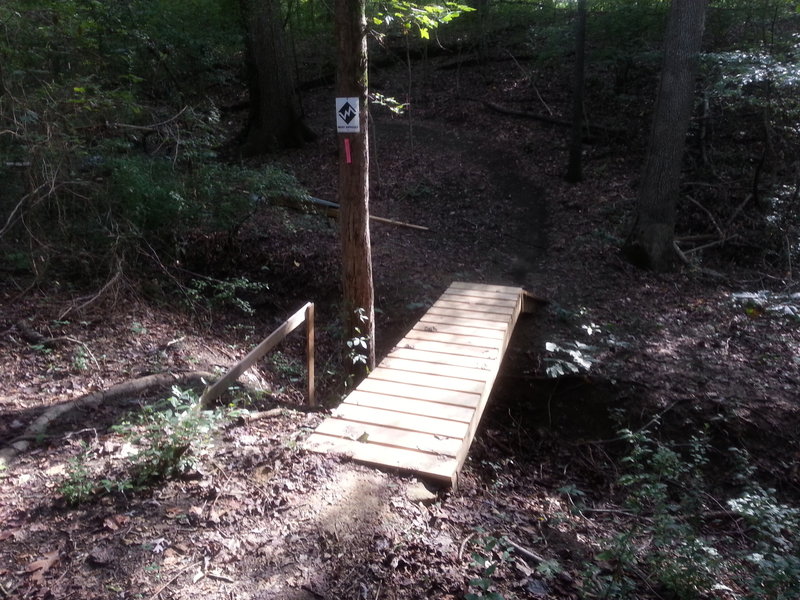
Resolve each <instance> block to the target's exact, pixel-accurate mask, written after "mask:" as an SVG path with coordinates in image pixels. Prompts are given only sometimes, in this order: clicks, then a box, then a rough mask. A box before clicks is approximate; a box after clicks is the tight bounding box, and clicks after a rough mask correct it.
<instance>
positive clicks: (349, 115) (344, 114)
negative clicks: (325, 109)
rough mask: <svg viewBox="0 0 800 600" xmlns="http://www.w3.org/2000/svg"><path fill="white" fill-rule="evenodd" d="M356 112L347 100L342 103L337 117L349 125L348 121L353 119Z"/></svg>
mask: <svg viewBox="0 0 800 600" xmlns="http://www.w3.org/2000/svg"><path fill="white" fill-rule="evenodd" d="M357 114H358V113H357V112H356V109H355V108H353V106H352V104H350V103H349V102H345V103H344V104H342V106H341V108H340V109H339V118H340V119H341V120H342V121H344V122H345V124H346V125H349V124H350V121H352V120H353V119H355V118H356V115H357Z"/></svg>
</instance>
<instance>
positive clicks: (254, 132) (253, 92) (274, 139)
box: [240, 0, 315, 156]
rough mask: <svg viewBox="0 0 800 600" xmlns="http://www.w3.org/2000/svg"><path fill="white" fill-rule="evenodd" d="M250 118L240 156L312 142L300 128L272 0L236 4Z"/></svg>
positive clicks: (280, 19) (309, 134) (279, 14)
mask: <svg viewBox="0 0 800 600" xmlns="http://www.w3.org/2000/svg"><path fill="white" fill-rule="evenodd" d="M240 2H241V8H242V18H243V20H244V29H245V63H246V67H247V87H248V90H249V92H250V115H249V118H248V122H247V129H246V130H245V134H244V143H243V145H242V153H243V154H244V155H246V156H252V155H255V154H262V153H265V152H272V151H274V150H277V149H279V148H291V147H297V146H301V145H302V144H303V143H304V142H307V141H311V140H313V139H314V138H315V135H314V133H313V132H312V131H311V130H310V129H309V128H308V126H307V125H306V124H305V123H304V122H303V118H302V110H301V108H300V100H299V98H298V96H297V93H296V91H295V86H294V81H292V76H291V70H290V64H289V55H288V52H287V51H286V39H285V33H284V31H283V15H282V11H281V8H280V3H279V2H278V0H240Z"/></svg>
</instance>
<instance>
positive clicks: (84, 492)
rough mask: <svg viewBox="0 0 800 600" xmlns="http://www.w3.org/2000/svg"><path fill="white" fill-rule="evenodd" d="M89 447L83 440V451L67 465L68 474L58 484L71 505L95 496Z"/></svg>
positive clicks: (59, 489)
mask: <svg viewBox="0 0 800 600" xmlns="http://www.w3.org/2000/svg"><path fill="white" fill-rule="evenodd" d="M88 457H89V447H88V446H87V445H86V443H85V442H81V451H80V453H79V454H78V456H76V457H75V458H72V459H70V461H69V463H68V465H67V470H66V473H67V476H66V478H65V479H64V481H62V482H61V483H60V484H59V486H58V491H59V492H60V493H61V495H62V496H64V500H65V501H66V502H67V504H69V505H70V506H77V505H79V504H82V503H84V502H86V501H88V500H89V499H90V498H92V497H93V496H94V491H95V484H94V480H93V478H92V473H91V471H90V469H89V466H88V465H87V460H88Z"/></svg>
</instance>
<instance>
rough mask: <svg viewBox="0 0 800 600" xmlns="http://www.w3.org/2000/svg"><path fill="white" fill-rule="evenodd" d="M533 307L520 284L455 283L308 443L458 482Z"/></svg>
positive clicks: (445, 480)
mask: <svg viewBox="0 0 800 600" xmlns="http://www.w3.org/2000/svg"><path fill="white" fill-rule="evenodd" d="M530 304H531V301H530V296H529V295H528V294H527V293H526V292H525V291H524V290H522V289H521V288H516V287H508V286H502V285H483V284H476V283H464V282H454V283H453V284H452V285H451V286H450V287H449V288H448V289H447V291H445V293H444V294H443V295H442V296H441V298H439V300H438V301H436V303H435V304H434V305H433V306H431V308H430V309H429V310H428V312H427V313H425V315H424V316H423V317H422V318H421V319H420V321H419V322H418V323H417V324H416V325H415V326H414V327H413V328H412V329H411V331H409V332H408V334H407V335H406V337H405V338H403V339H402V340H401V341H400V343H398V344H397V346H396V347H395V348H394V349H393V350H392V351H391V352H390V353H389V354H388V356H386V358H384V359H383V360H382V361H381V363H380V364H379V365H378V366H377V367H376V368H375V370H374V371H373V372H372V373H370V375H369V377H368V378H367V379H365V380H364V381H363V382H361V384H360V385H359V386H358V387H357V388H356V389H355V390H354V391H353V392H352V393H351V394H350V395H349V396H348V397H347V398H346V399H345V400H344V402H342V404H341V405H340V406H339V407H338V408H337V409H336V410H335V411H334V412H333V414H332V416H331V417H329V418H328V419H326V420H325V421H323V422H322V423H321V424H320V425H319V426H318V427H317V429H316V430H315V431H314V432H313V433H312V434H311V435H310V436H309V437H308V439H307V440H306V442H305V446H306V447H307V448H309V449H310V450H313V451H316V452H336V453H341V454H345V455H347V456H349V457H351V458H352V459H354V460H357V461H359V462H364V463H367V464H372V465H378V466H383V467H393V468H398V469H401V470H404V471H411V472H414V473H417V474H419V475H422V476H425V477H427V478H432V479H436V480H439V481H442V482H445V483H449V484H451V485H455V483H456V478H457V475H458V471H459V470H460V469H461V466H462V465H463V463H464V460H465V459H466V456H467V452H468V450H469V446H470V444H471V443H472V439H473V437H474V436H475V431H476V429H477V427H478V423H479V422H480V419H481V416H482V415H483V409H484V407H485V406H486V401H487V400H488V398H489V393H490V392H491V390H492V386H493V384H494V381H495V378H496V377H497V372H498V370H499V369H500V363H501V361H502V359H503V354H504V353H505V350H506V347H507V346H508V342H509V340H510V339H511V334H512V332H513V330H514V326H515V325H516V323H517V319H518V318H519V315H520V313H522V312H527V311H529V310H530Z"/></svg>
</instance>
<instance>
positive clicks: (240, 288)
mask: <svg viewBox="0 0 800 600" xmlns="http://www.w3.org/2000/svg"><path fill="white" fill-rule="evenodd" d="M268 289H269V284H267V283H263V282H260V281H252V280H250V279H248V278H247V277H230V278H228V279H214V278H212V277H203V278H196V279H193V280H192V281H191V282H190V283H189V286H188V287H187V289H186V294H187V297H188V298H189V301H190V302H192V303H206V304H208V305H210V306H223V305H228V306H233V307H235V308H237V309H239V310H240V311H242V312H243V313H244V314H246V315H253V314H255V309H254V308H253V306H252V305H251V304H250V302H249V301H248V300H245V299H244V298H242V297H241V296H240V294H241V293H243V292H259V291H263V290H268Z"/></svg>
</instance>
